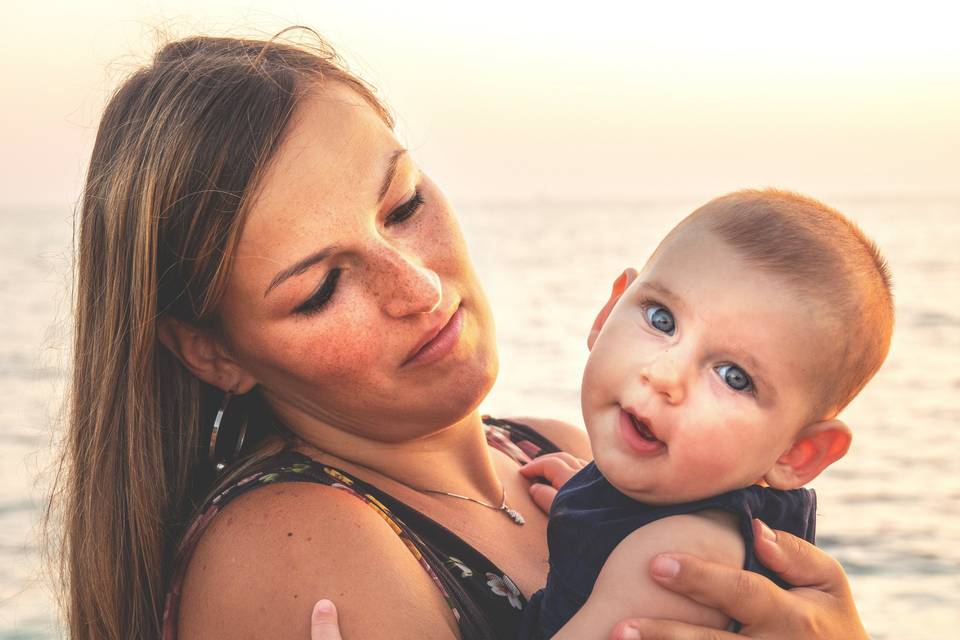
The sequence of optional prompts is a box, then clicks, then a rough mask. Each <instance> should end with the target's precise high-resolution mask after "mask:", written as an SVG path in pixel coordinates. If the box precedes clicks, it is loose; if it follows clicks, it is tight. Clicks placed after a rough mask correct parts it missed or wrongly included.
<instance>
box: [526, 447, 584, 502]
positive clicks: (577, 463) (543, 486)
mask: <svg viewBox="0 0 960 640" xmlns="http://www.w3.org/2000/svg"><path fill="white" fill-rule="evenodd" d="M586 465H587V461H586V460H581V459H580V458H577V457H575V456H572V455H570V454H569V453H564V452H560V453H548V454H546V455H543V456H540V457H538V458H535V459H534V460H533V461H531V462H528V463H527V464H525V465H523V466H522V467H520V475H522V476H523V477H524V478H526V479H527V480H530V481H532V484H531V485H530V497H531V498H533V501H534V502H535V503H536V504H537V506H538V507H540V510H541V511H543V512H544V513H550V505H552V504H553V499H554V498H555V497H556V495H557V490H558V489H559V488H560V487H562V486H563V485H564V484H566V482H567V480H569V479H570V478H572V477H573V476H574V475H576V473H577V472H578V471H580V469H583V468H584V467H585V466H586ZM538 480H544V481H546V483H544V482H539V481H538Z"/></svg>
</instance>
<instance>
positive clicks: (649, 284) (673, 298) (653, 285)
mask: <svg viewBox="0 0 960 640" xmlns="http://www.w3.org/2000/svg"><path fill="white" fill-rule="evenodd" d="M643 287H645V288H647V289H652V290H653V291H655V292H657V293H658V294H660V295H661V296H663V298H665V302H670V303H671V304H672V305H673V306H675V307H677V308H680V309H683V308H684V307H685V306H686V305H685V304H684V303H683V298H681V297H680V296H678V295H677V294H675V293H674V292H673V291H671V290H670V288H669V287H667V286H665V285H663V284H661V283H659V282H657V281H656V280H646V281H644V283H643Z"/></svg>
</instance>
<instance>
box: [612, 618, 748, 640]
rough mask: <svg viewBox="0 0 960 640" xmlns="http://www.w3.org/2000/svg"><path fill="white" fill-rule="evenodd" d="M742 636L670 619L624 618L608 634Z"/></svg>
mask: <svg viewBox="0 0 960 640" xmlns="http://www.w3.org/2000/svg"><path fill="white" fill-rule="evenodd" d="M742 637H743V636H738V635H737V634H735V633H729V632H727V631H720V630H718V629H707V628H706V627H695V626H693V625H689V624H684V623H682V622H673V621H672V620H625V621H623V622H621V623H619V624H617V626H615V627H614V628H613V633H611V634H610V640H638V638H639V639H642V640H738V639H739V638H742Z"/></svg>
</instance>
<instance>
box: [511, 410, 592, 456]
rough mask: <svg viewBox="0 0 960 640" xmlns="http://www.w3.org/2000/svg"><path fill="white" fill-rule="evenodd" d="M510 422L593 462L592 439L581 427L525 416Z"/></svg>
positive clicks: (563, 449) (561, 421)
mask: <svg viewBox="0 0 960 640" xmlns="http://www.w3.org/2000/svg"><path fill="white" fill-rule="evenodd" d="M510 420H513V421H514V422H520V423H522V424H525V425H528V426H530V427H531V428H532V429H534V430H535V431H537V432H538V433H540V434H541V435H543V436H544V437H546V438H548V439H549V440H550V441H551V442H553V443H554V444H555V445H557V446H558V447H560V449H561V451H566V452H567V453H570V454H573V455H575V456H577V457H578V458H583V459H584V460H593V452H592V451H591V449H590V439H589V438H588V437H587V432H586V430H585V429H584V428H583V427H581V426H577V425H572V424H570V423H569V422H564V421H563V420H554V419H552V418H531V417H527V416H523V417H520V418H510Z"/></svg>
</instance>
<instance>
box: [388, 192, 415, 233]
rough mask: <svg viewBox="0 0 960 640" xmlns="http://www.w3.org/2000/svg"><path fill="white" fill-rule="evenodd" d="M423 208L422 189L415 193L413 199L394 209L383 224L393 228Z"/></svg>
mask: <svg viewBox="0 0 960 640" xmlns="http://www.w3.org/2000/svg"><path fill="white" fill-rule="evenodd" d="M422 206H423V195H421V194H420V189H417V190H416V191H415V192H414V193H413V197H412V198H410V199H409V200H407V201H406V202H404V203H403V204H401V205H400V206H399V207H397V208H396V209H394V210H393V211H391V212H390V214H389V215H387V218H386V220H384V222H383V224H384V225H385V226H388V227H389V226H391V225H394V224H400V223H401V222H404V221H405V220H407V219H408V218H410V217H412V216H413V214H415V213H416V212H417V211H419V210H420V207H422Z"/></svg>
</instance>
